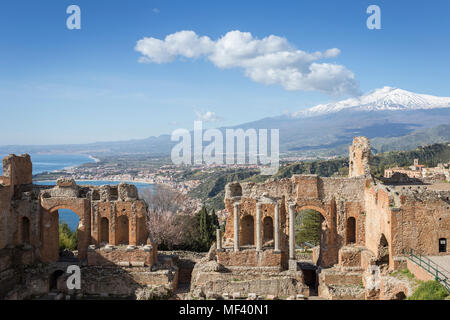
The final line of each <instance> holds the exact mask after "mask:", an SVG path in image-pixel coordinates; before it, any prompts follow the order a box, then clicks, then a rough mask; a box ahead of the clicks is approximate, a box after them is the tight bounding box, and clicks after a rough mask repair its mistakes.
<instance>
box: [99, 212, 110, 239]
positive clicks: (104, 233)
mask: <svg viewBox="0 0 450 320" xmlns="http://www.w3.org/2000/svg"><path fill="white" fill-rule="evenodd" d="M100 243H109V220H108V218H107V217H102V218H100Z"/></svg>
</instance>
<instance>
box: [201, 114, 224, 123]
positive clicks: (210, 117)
mask: <svg viewBox="0 0 450 320" xmlns="http://www.w3.org/2000/svg"><path fill="white" fill-rule="evenodd" d="M195 113H196V114H197V120H200V121H204V122H217V121H221V120H223V118H222V117H220V116H218V115H216V113H215V112H213V111H206V112H205V113H202V112H200V111H195Z"/></svg>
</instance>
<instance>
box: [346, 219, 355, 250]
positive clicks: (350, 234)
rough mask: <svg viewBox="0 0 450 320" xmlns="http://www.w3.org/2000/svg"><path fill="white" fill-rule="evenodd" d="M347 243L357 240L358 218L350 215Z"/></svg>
mask: <svg viewBox="0 0 450 320" xmlns="http://www.w3.org/2000/svg"><path fill="white" fill-rule="evenodd" d="M346 230H347V244H350V243H355V242H356V219H355V218H353V217H350V218H348V219H347V228H346Z"/></svg>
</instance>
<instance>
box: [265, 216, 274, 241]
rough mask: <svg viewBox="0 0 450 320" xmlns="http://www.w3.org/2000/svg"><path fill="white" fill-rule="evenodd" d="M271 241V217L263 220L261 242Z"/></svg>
mask: <svg viewBox="0 0 450 320" xmlns="http://www.w3.org/2000/svg"><path fill="white" fill-rule="evenodd" d="M271 240H273V220H272V217H265V218H264V219H263V241H264V242H268V241H271Z"/></svg>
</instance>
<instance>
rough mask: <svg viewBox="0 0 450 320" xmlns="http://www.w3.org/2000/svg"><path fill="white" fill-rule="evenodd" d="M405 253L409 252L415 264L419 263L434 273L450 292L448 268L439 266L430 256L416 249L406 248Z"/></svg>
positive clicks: (409, 257) (430, 272)
mask: <svg viewBox="0 0 450 320" xmlns="http://www.w3.org/2000/svg"><path fill="white" fill-rule="evenodd" d="M405 253H406V254H408V259H410V260H411V261H412V262H414V263H415V264H417V265H419V266H420V267H421V268H422V269H424V270H425V271H427V272H428V273H429V274H431V275H433V276H434V279H435V280H436V281H438V282H440V283H441V284H442V285H443V286H444V287H445V288H446V289H447V290H448V291H449V292H450V279H449V277H448V276H447V275H446V274H445V273H444V272H447V273H448V274H450V273H449V272H448V271H447V270H445V269H444V268H442V267H441V266H439V265H438V264H437V263H436V262H434V261H433V260H431V259H430V258H428V257H426V256H423V255H421V254H420V253H418V252H416V251H414V250H413V249H408V250H405Z"/></svg>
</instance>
